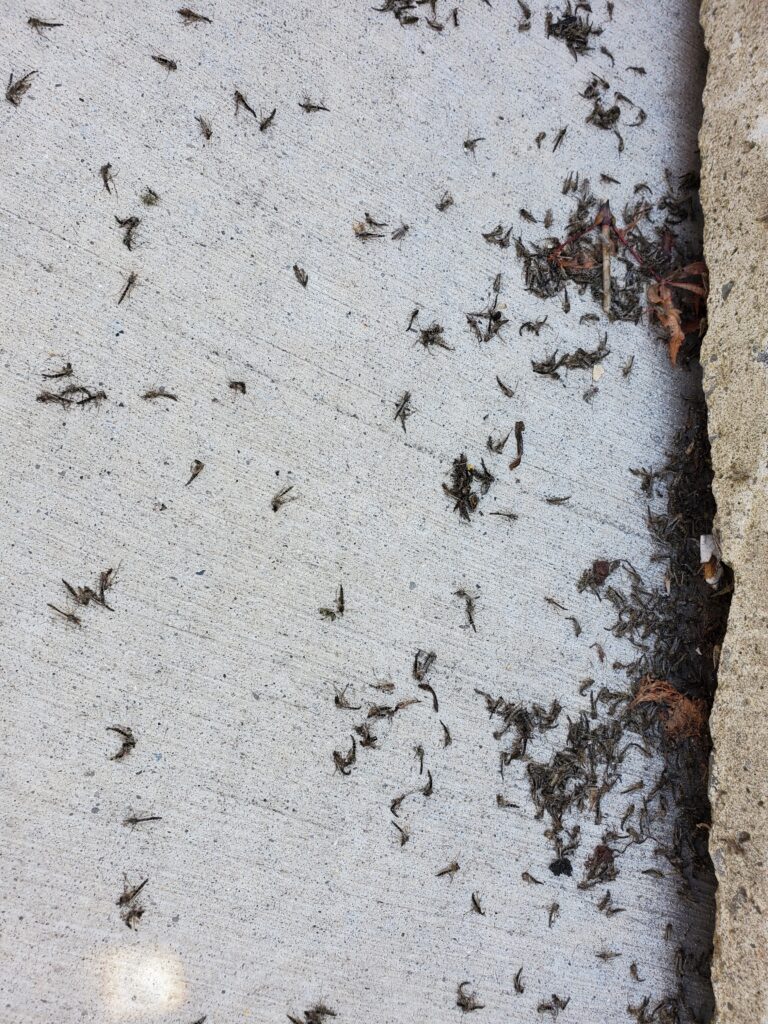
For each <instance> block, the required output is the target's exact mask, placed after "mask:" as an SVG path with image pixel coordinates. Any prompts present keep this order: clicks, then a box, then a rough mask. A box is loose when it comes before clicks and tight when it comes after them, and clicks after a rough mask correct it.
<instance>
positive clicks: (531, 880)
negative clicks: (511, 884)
mask: <svg viewBox="0 0 768 1024" xmlns="http://www.w3.org/2000/svg"><path fill="white" fill-rule="evenodd" d="M520 877H521V878H522V880H523V881H524V882H527V883H528V884H529V885H543V884H544V883H543V882H540V881H539V880H538V878H534V876H533V875H532V874H531V873H530V871H523V873H522V875H521V876H520Z"/></svg>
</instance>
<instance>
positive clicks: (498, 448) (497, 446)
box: [485, 430, 512, 455]
mask: <svg viewBox="0 0 768 1024" xmlns="http://www.w3.org/2000/svg"><path fill="white" fill-rule="evenodd" d="M511 436H512V431H511V430H510V431H509V433H508V434H505V435H504V437H500V438H499V439H498V440H497V441H494V439H493V434H489V435H488V440H487V441H486V442H485V447H486V448H487V449H488V451H489V452H492V453H493V454H494V455H501V453H502V452H503V451H504V448H505V446H506V443H507V441H508V440H509V438H510V437H511Z"/></svg>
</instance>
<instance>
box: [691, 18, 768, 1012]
mask: <svg viewBox="0 0 768 1024" xmlns="http://www.w3.org/2000/svg"><path fill="white" fill-rule="evenodd" d="M767 15H768V12H767V11H766V9H765V7H764V5H762V4H757V3H754V2H753V0H741V2H740V0H710V2H706V3H704V4H703V6H702V13H701V17H702V23H703V25H704V29H705V33H706V45H707V49H708V51H709V70H708V74H707V84H706V92H705V114H704V121H703V126H702V131H701V154H702V164H703V166H702V190H701V194H702V203H703V205H704V209H705V237H704V242H705V254H706V259H707V263H708V264H709V271H710V275H711V294H710V301H709V330H708V332H707V336H706V341H705V345H704V350H703V354H702V358H703V362H704V384H705V389H706V394H707V402H708V407H709V430H710V435H711V441H712V456H713V465H714V469H715V483H714V490H715V497H716V499H717V505H718V525H719V529H720V535H721V545H722V550H723V556H724V558H725V560H726V561H727V562H729V563H730V565H731V566H732V567H733V570H734V574H735V590H734V598H733V602H732V604H731V612H730V618H729V623H728V633H727V636H726V640H725V644H724V646H723V652H722V658H721V662H720V676H719V683H718V689H717V697H716V700H715V705H714V708H713V712H712V719H711V728H712V736H713V741H714V753H713V758H712V772H711V776H710V795H711V801H712V815H713V821H712V834H711V844H710V848H711V852H712V858H713V861H714V864H715V870H716V872H717V877H718V898H717V928H716V939H715V954H714V962H713V981H714V986H715V994H716V1000H717V1006H718V1013H717V1019H718V1021H720V1022H721V1024H757V1022H760V1024H764V1022H765V1021H768V919H767V918H766V914H768V870H766V856H767V854H768V813H767V812H766V802H767V801H768V752H767V747H768V744H767V743H766V725H765V716H766V709H767V708H768V697H767V696H766V674H767V672H768V587H766V567H768V460H767V459H766V429H765V424H766V422H767V421H768V318H767V315H766V294H768V259H766V245H768V190H766V180H768V101H767V100H766V96H767V95H768V16H767Z"/></svg>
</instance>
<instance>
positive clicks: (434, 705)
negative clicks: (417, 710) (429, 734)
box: [418, 683, 440, 712]
mask: <svg viewBox="0 0 768 1024" xmlns="http://www.w3.org/2000/svg"><path fill="white" fill-rule="evenodd" d="M418 688H419V689H420V690H425V691H426V692H427V693H428V694H429V695H430V696H431V698H432V710H433V711H435V712H437V711H439V710H440V707H439V705H438V702H437V693H436V692H435V689H434V687H433V686H430V685H429V683H418Z"/></svg>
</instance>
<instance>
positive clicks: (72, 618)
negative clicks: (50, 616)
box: [48, 602, 83, 626]
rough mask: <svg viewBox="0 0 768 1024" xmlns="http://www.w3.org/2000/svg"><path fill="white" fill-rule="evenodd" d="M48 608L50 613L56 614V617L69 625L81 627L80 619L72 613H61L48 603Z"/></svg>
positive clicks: (59, 609)
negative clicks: (64, 620)
mask: <svg viewBox="0 0 768 1024" xmlns="http://www.w3.org/2000/svg"><path fill="white" fill-rule="evenodd" d="M48 607H49V608H50V609H51V610H52V611H54V612H56V614H57V615H60V616H61V617H62V619H66V621H67V622H69V623H71V624H72V625H73V626H82V624H83V621H82V619H80V618H79V617H78V616H77V615H75V613H74V612H67V611H63V610H62V609H61V608H57V607H56V605H55V604H51V603H50V602H48Z"/></svg>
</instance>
